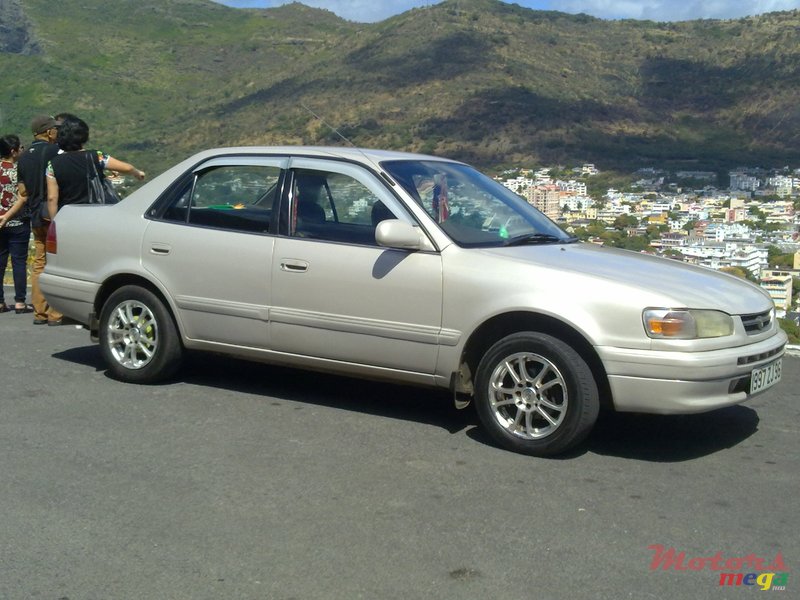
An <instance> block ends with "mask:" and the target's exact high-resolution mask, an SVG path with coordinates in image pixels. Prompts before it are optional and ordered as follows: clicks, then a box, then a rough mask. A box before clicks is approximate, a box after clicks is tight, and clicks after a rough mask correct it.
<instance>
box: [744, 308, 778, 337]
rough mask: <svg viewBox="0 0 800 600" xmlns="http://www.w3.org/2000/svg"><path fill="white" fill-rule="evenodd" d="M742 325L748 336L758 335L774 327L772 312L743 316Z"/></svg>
mask: <svg viewBox="0 0 800 600" xmlns="http://www.w3.org/2000/svg"><path fill="white" fill-rule="evenodd" d="M741 319H742V325H744V330H745V331H746V332H747V335H757V334H759V333H762V332H764V331H767V330H768V329H769V328H770V327H771V326H772V311H771V310H767V311H764V312H761V313H756V314H754V315H742V316H741Z"/></svg>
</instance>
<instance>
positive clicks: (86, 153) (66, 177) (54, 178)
mask: <svg viewBox="0 0 800 600" xmlns="http://www.w3.org/2000/svg"><path fill="white" fill-rule="evenodd" d="M88 141H89V126H88V125H87V124H86V122H85V121H83V120H82V119H79V118H77V117H73V116H69V117H67V118H65V119H64V120H63V122H62V123H61V126H60V127H59V129H58V138H57V139H56V143H57V144H58V147H59V149H60V150H59V153H58V154H57V155H56V156H54V157H53V158H52V159H50V163H49V164H48V166H47V211H48V213H49V216H50V218H51V219H54V218H55V216H56V213H57V212H58V210H59V209H60V208H61V207H62V206H66V205H67V204H87V203H90V202H105V199H103V198H102V197H101V198H97V197H96V196H95V194H98V193H102V190H96V188H95V186H94V184H95V183H97V184H100V185H102V183H103V179H104V176H103V171H104V170H105V169H109V170H111V171H117V172H119V173H125V174H130V175H133V176H134V177H136V178H137V179H139V180H140V181H141V180H143V179H144V178H145V173H144V171H140V170H139V169H137V168H136V167H134V166H133V165H131V164H130V163H126V162H123V161H121V160H118V159H116V158H113V157H111V156H109V155H107V154H105V153H103V152H101V151H99V150H84V148H83V147H84V144H86V142H88Z"/></svg>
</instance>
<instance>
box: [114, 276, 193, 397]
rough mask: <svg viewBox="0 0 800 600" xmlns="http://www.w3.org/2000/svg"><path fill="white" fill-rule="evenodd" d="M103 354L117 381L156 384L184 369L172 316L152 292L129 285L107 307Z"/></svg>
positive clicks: (181, 347) (120, 290)
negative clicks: (181, 367)
mask: <svg viewBox="0 0 800 600" xmlns="http://www.w3.org/2000/svg"><path fill="white" fill-rule="evenodd" d="M98 335H99V338H100V353H101V354H102V356H103V359H104V360H105V361H106V364H107V365H108V368H109V371H110V373H111V375H112V376H113V377H114V378H115V379H119V380H121V381H127V382H130V383H155V382H157V381H161V380H163V379H166V378H168V377H169V376H170V375H172V374H173V373H174V372H175V371H176V370H177V369H178V367H180V364H181V360H182V357H183V345H182V344H181V341H180V337H179V335H178V329H177V327H176V326H175V322H174V321H173V320H172V315H171V314H170V312H169V311H168V310H167V308H166V306H164V303H163V302H162V301H161V300H160V299H159V298H158V297H157V296H156V295H155V294H154V293H153V292H151V291H150V290H147V289H145V288H142V287H139V286H136V285H126V286H124V287H121V288H119V289H118V290H117V291H115V292H114V293H113V294H111V296H109V298H108V300H107V301H106V302H105V304H104V305H103V309H102V311H101V313H100V329H99V332H98Z"/></svg>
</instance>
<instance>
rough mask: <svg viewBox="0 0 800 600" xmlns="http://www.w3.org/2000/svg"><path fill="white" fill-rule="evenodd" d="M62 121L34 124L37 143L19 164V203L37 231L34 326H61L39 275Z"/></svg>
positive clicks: (38, 119) (36, 120)
mask: <svg viewBox="0 0 800 600" xmlns="http://www.w3.org/2000/svg"><path fill="white" fill-rule="evenodd" d="M58 125H59V123H58V121H56V120H55V119H54V118H53V117H50V116H47V115H39V116H36V117H34V118H33V120H32V121H31V130H32V131H33V143H32V144H31V145H30V146H28V148H26V150H25V152H24V154H22V155H21V156H20V157H19V160H18V161H17V180H18V186H19V200H18V201H17V204H20V205H24V206H26V207H27V212H28V214H29V215H30V218H31V231H32V232H33V247H34V255H33V269H32V270H31V301H32V303H33V311H34V312H33V323H34V324H35V325H44V324H50V325H60V324H61V322H62V321H61V318H62V315H61V313H60V312H58V311H56V310H54V309H52V308H51V307H50V306H49V305H48V304H47V300H46V299H45V297H44V296H43V295H42V292H41V289H40V288H39V276H40V275H41V274H42V271H44V265H45V263H46V262H47V253H46V251H45V243H46V241H47V228H48V227H49V226H50V222H49V221H45V220H43V219H42V216H41V206H42V203H44V204H45V206H46V205H47V197H46V195H47V185H46V184H45V178H44V177H45V170H46V169H47V163H48V162H50V159H51V158H53V157H54V156H55V155H56V154H58V145H57V144H56V143H55V142H56V137H57V135H58Z"/></svg>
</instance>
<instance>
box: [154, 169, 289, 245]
mask: <svg viewBox="0 0 800 600" xmlns="http://www.w3.org/2000/svg"><path fill="white" fill-rule="evenodd" d="M280 177H281V169H280V168H278V167H274V166H263V165H224V166H218V167H212V168H210V169H207V170H205V171H201V172H198V173H196V174H195V176H194V180H193V184H188V183H187V185H186V186H185V187H184V188H183V189H181V190H179V191H178V193H177V194H176V196H175V198H174V200H173V202H172V203H170V206H169V207H168V208H167V210H166V211H165V212H164V216H163V218H164V219H165V220H168V221H179V222H184V223H188V224H189V225H199V226H202V227H212V228H214V229H230V230H234V231H249V232H254V233H268V232H269V231H270V223H271V220H272V208H273V204H274V203H275V201H276V199H277V195H278V194H279V191H278V184H279V182H280Z"/></svg>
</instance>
